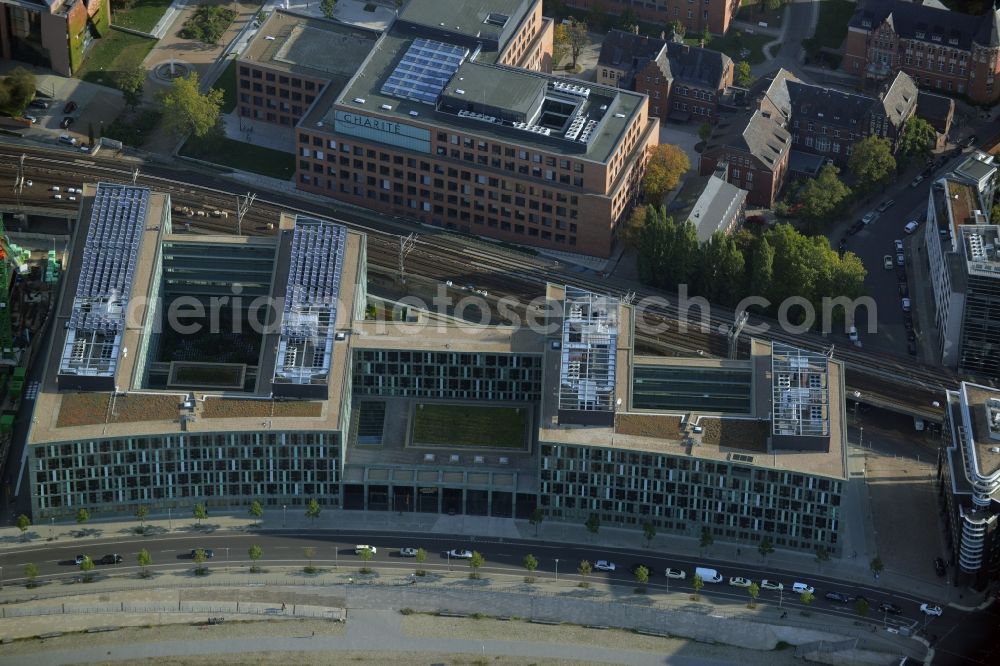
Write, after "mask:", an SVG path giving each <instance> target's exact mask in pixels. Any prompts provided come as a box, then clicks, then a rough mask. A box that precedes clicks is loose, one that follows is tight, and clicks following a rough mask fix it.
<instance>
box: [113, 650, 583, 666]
mask: <svg viewBox="0 0 1000 666" xmlns="http://www.w3.org/2000/svg"><path fill="white" fill-rule="evenodd" d="M336 654H337V659H336V660H331V658H330V655H329V654H322V653H316V652H264V653H259V654H254V655H207V656H205V657H200V658H190V659H188V658H185V659H174V658H172V657H166V658H164V657H160V658H157V659H146V660H143V661H134V662H132V663H133V664H156V666H182V665H183V666H201V665H203V664H204V665H205V666H215V665H216V664H221V665H222V666H244V665H245V664H276V665H287V664H295V666H329V664H333V663H341V664H343V663H347V662H350V663H355V664H380V665H382V664H384V665H385V666H412V665H413V664H439V665H441V666H443V665H444V664H449V665H454V666H460V665H464V664H468V665H469V666H474V665H475V666H486V665H487V664H490V665H493V666H527V665H529V664H530V665H532V666H587V665H588V664H597V663H599V662H583V661H576V660H567V659H538V658H534V657H533V658H527V657H525V658H521V657H506V656H504V657H499V656H495V655H494V656H492V657H489V658H487V659H483V657H482V656H480V655H474V654H465V655H462V654H457V655H456V654H442V653H435V652H369V651H365V652H337V653H336ZM108 663H109V664H111V663H113V664H116V665H117V664H119V663H120V662H108Z"/></svg>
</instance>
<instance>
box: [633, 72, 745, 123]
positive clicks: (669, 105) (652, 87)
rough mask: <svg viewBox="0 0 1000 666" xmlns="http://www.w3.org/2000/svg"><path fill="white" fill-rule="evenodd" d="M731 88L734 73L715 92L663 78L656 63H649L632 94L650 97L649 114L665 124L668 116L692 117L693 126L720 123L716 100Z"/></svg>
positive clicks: (636, 77)
mask: <svg viewBox="0 0 1000 666" xmlns="http://www.w3.org/2000/svg"><path fill="white" fill-rule="evenodd" d="M732 85H733V70H732V68H731V67H730V68H728V70H727V75H726V77H725V78H724V79H722V80H721V81H720V84H719V86H718V88H716V89H710V88H701V87H697V86H694V85H691V84H689V83H686V82H681V81H673V83H672V84H671V80H670V79H668V78H666V77H664V76H663V73H662V72H661V71H660V69H659V67H657V65H656V62H653V61H651V62H649V63H648V64H647V65H646V66H645V67H644V68H643V69H641V70H639V71H638V72H637V73H636V76H635V86H634V87H635V90H636V92H641V93H645V94H647V95H649V114H650V115H651V116H656V117H657V118H659V119H660V120H661V121H664V122H665V121H666V120H667V116H668V115H670V114H671V113H676V114H685V113H689V114H691V120H693V121H694V122H699V123H700V122H709V123H713V124H714V123H715V122H716V121H717V120H718V119H719V98H720V96H721V95H722V93H723V92H725V90H726V88H728V87H730V86H732Z"/></svg>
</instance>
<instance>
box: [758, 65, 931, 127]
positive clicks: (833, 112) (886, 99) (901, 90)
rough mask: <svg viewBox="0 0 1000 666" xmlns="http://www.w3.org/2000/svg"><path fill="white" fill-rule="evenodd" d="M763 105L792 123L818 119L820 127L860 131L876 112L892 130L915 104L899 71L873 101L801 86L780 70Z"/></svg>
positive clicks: (913, 94)
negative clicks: (882, 114)
mask: <svg viewBox="0 0 1000 666" xmlns="http://www.w3.org/2000/svg"><path fill="white" fill-rule="evenodd" d="M763 102H764V107H763V108H768V105H767V104H766V102H770V106H772V107H774V108H777V109H779V110H780V111H782V112H783V113H786V114H788V117H789V118H791V119H794V120H798V121H802V120H807V121H808V120H822V121H823V123H824V124H828V125H840V126H842V127H845V128H851V127H854V128H856V129H857V130H858V131H859V132H860V128H861V127H864V126H865V125H866V124H867V117H868V114H869V113H871V112H873V111H876V110H878V111H879V112H880V113H884V114H885V115H886V117H887V118H888V120H889V122H890V123H892V124H893V125H895V126H896V127H899V126H900V125H902V124H903V122H905V120H906V119H907V118H909V117H910V115H911V114H912V112H913V108H914V107H915V106H916V104H917V87H916V85H915V84H914V83H913V79H911V78H910V77H909V75H907V74H906V73H904V72H900V73H899V74H897V75H896V78H895V79H893V81H892V83H891V84H890V85H889V86H888V87H887V88H886V89H885V90H884V91H883V92H882V93H880V95H879V97H877V98H876V97H871V96H869V95H861V94H858V93H850V92H844V91H841V90H834V89H832V88H826V87H823V86H817V85H812V84H809V83H803V82H802V81H799V80H798V79H796V78H795V76H794V75H792V74H791V73H790V72H788V71H786V70H784V69H780V70H778V71H777V72H776V73H775V76H774V79H773V80H772V81H771V83H770V85H769V86H768V88H767V91H766V92H765V93H764V99H763Z"/></svg>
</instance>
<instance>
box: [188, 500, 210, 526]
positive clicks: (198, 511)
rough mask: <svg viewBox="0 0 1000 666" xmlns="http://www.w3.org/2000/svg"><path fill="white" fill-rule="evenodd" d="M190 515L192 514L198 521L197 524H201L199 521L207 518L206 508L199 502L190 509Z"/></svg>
mask: <svg viewBox="0 0 1000 666" xmlns="http://www.w3.org/2000/svg"><path fill="white" fill-rule="evenodd" d="M191 515H193V516H194V519H195V520H197V521H198V525H201V521H203V520H205V519H206V518H208V509H207V508H205V505H204V504H202V503H201V502H199V503H197V504H195V505H194V508H193V509H191Z"/></svg>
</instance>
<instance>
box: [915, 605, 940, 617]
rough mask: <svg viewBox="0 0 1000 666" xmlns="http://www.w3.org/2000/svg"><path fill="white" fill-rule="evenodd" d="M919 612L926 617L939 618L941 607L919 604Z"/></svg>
mask: <svg viewBox="0 0 1000 666" xmlns="http://www.w3.org/2000/svg"><path fill="white" fill-rule="evenodd" d="M920 612H921V613H926V614H927V615H933V616H934V617H941V612H942V611H941V607H940V606H931V605H930V604H920Z"/></svg>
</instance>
